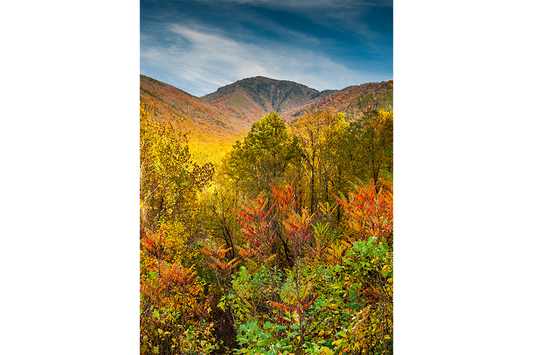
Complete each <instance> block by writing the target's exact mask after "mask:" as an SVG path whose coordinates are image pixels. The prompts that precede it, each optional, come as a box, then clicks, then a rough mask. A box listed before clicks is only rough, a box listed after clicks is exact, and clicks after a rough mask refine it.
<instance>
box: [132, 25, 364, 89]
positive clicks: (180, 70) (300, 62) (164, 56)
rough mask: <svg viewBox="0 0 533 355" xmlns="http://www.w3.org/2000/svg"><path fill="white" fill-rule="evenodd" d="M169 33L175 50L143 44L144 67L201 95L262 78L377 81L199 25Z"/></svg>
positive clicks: (333, 83)
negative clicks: (249, 78) (253, 78)
mask: <svg viewBox="0 0 533 355" xmlns="http://www.w3.org/2000/svg"><path fill="white" fill-rule="evenodd" d="M168 30H169V32H170V33H172V34H173V35H174V36H175V37H176V38H175V41H174V42H173V43H174V44H173V45H171V46H165V47H162V46H158V45H157V44H155V45H154V44H149V43H153V42H145V41H143V40H142V39H141V63H143V65H144V66H145V67H150V68H152V70H153V71H158V72H160V73H165V74H164V76H165V75H166V77H158V79H159V80H162V81H166V82H168V83H170V84H172V85H175V86H177V87H179V88H181V89H183V90H185V91H188V92H190V93H191V94H193V95H197V96H202V95H205V94H207V93H210V92H213V91H215V90H216V89H217V88H219V87H221V86H224V85H227V84H230V83H232V82H235V81H237V80H240V79H243V78H247V77H253V76H258V75H260V76H265V77H269V78H273V79H282V80H291V81H295V82H298V83H302V84H305V85H307V86H309V87H312V88H315V89H317V90H324V89H342V88H344V87H346V86H349V85H353V84H358V83H362V82H366V81H371V80H372V79H371V76H370V75H369V73H366V72H363V71H360V72H355V71H353V70H351V69H348V68H346V67H345V66H344V65H342V64H340V63H336V62H334V61H333V60H332V59H330V58H328V57H327V56H325V55H322V54H317V53H314V52H310V51H306V50H303V49H297V48H290V47H287V46H279V45H277V46H275V45H273V44H267V45H258V44H251V43H244V42H237V41H235V40H233V39H231V38H229V37H227V36H226V35H224V33H221V32H213V31H209V29H206V28H205V27H197V26H194V25H187V26H182V25H177V24H173V25H171V26H169V27H168ZM145 74H146V75H149V76H150V74H149V73H145ZM170 78H173V79H172V80H169V79H170Z"/></svg>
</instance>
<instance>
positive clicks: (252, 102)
mask: <svg viewBox="0 0 533 355" xmlns="http://www.w3.org/2000/svg"><path fill="white" fill-rule="evenodd" d="M319 95H320V91H318V90H315V89H312V88H310V87H308V86H306V85H303V84H299V83H296V82H293V81H288V80H277V79H271V78H266V77H264V76H255V77H251V78H244V79H241V80H239V81H236V82H234V83H233V84H229V85H226V86H223V87H221V88H219V89H218V90H217V91H215V92H214V93H211V94H207V95H205V96H203V97H202V98H203V99H204V100H206V101H209V102H216V103H224V104H227V105H230V106H233V107H235V108H236V109H237V110H240V111H242V112H243V113H244V112H245V107H251V106H259V107H260V108H261V109H262V110H263V111H265V112H271V111H277V112H278V113H279V114H282V113H284V112H288V111H291V110H293V109H295V108H297V107H300V106H302V105H305V104H307V103H309V102H311V101H312V100H313V99H315V98H317V97H318V96H319Z"/></svg>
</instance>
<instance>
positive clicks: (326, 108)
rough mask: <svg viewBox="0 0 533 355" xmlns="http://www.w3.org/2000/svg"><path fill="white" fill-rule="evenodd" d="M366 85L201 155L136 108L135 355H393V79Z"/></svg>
mask: <svg viewBox="0 0 533 355" xmlns="http://www.w3.org/2000/svg"><path fill="white" fill-rule="evenodd" d="M366 85H367V87H366V88H367V89H368V90H366V91H365V90H360V89H361V88H364V86H359V87H349V88H347V89H345V91H340V92H339V95H338V96H329V95H328V97H326V98H325V99H324V100H330V101H329V102H330V103H333V104H330V105H328V104H327V102H328V101H321V102H322V103H321V104H315V105H311V106H309V107H304V108H302V109H301V110H300V111H299V112H298V114H297V115H294V116H293V119H292V120H291V121H288V120H286V119H283V118H282V117H280V115H278V113H276V112H275V111H273V112H269V113H267V114H265V115H264V116H263V117H262V118H261V119H259V120H257V121H255V122H253V123H252V124H251V127H250V129H249V131H247V133H246V134H245V135H243V138H239V139H238V140H236V141H235V143H234V144H233V145H232V146H231V148H228V149H227V151H225V153H224V154H223V155H221V154H211V155H209V154H207V155H204V158H203V159H196V158H195V155H194V154H193V151H194V149H195V144H194V142H191V140H190V137H189V136H188V135H187V134H186V133H185V132H184V130H183V129H181V128H180V127H179V125H177V124H175V123H174V122H173V121H172V120H163V119H161V116H162V115H161V110H160V105H159V106H158V104H157V102H156V100H154V98H153V97H152V98H146V99H144V100H141V107H140V184H141V186H140V281H141V288H140V291H141V297H140V301H141V305H140V322H141V324H140V327H141V328H140V350H141V353H142V354H392V352H393V175H392V172H393V111H392V82H389V83H382V84H380V85H381V86H380V87H383V86H387V87H389V89H388V90H381V91H376V90H374V89H373V88H374V86H376V87H377V86H378V85H377V84H376V85H374V86H372V85H370V84H366ZM354 88H357V90H358V91H357V92H355V90H356V89H354ZM371 89H372V90H371ZM141 94H142V92H141ZM343 95H344V96H343ZM318 102H319V101H317V103H318ZM334 103H340V104H339V105H337V106H336V105H334ZM288 122H289V123H288ZM204 149H205V147H204ZM206 156H210V157H215V158H214V159H213V160H212V161H209V159H205V157H206Z"/></svg>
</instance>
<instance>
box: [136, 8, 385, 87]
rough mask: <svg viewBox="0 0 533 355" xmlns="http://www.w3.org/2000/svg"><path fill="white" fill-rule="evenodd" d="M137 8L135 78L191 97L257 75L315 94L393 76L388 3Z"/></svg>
mask: <svg viewBox="0 0 533 355" xmlns="http://www.w3.org/2000/svg"><path fill="white" fill-rule="evenodd" d="M140 4H141V7H140V67H141V68H140V69H141V74H145V75H147V76H150V77H153V78H155V79H158V80H160V81H163V82H166V83H168V84H171V85H173V86H176V87H178V88H180V89H183V90H185V91H187V92H189V93H191V94H193V95H196V96H202V95H205V94H208V93H210V92H213V91H215V90H216V89H217V88H219V87H221V86H224V85H227V84H230V83H233V82H235V81H237V80H240V79H243V78H248V77H253V76H258V75H261V76H266V77H269V78H273V79H281V80H291V81H296V82H298V83H302V84H305V85H307V86H309V87H312V88H314V89H317V90H325V89H342V88H344V87H346V86H349V85H357V84H362V83H367V82H372V81H383V80H390V79H392V78H393V55H392V54H393V20H392V19H393V8H392V0H375V1H358V0H352V1H350V0H329V1H328V0H269V1H266V0H196V1H193V0H189V1H180V0H178V1H144V0H142V1H141V2H140Z"/></svg>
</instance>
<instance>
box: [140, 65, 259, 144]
mask: <svg viewBox="0 0 533 355" xmlns="http://www.w3.org/2000/svg"><path fill="white" fill-rule="evenodd" d="M140 97H141V102H150V104H151V105H152V106H154V107H155V109H156V111H157V118H158V119H159V120H160V121H163V122H172V123H173V124H174V125H176V126H177V127H178V128H180V129H181V130H183V131H186V132H188V133H189V138H190V139H192V140H207V141H212V140H216V141H218V140H228V139H229V140H233V138H235V137H237V136H240V135H242V134H243V133H245V132H246V131H247V130H248V129H249V128H250V126H251V123H252V120H250V119H248V118H247V117H246V116H243V115H241V114H239V112H238V111H237V110H235V109H233V108H231V107H227V106H226V105H217V104H212V103H209V102H207V101H205V100H202V99H201V98H198V97H196V96H193V95H191V94H189V93H187V92H185V91H183V90H180V89H177V88H175V87H173V86H171V85H168V84H165V83H163V82H160V81H158V80H155V79H152V78H150V77H147V76H145V75H142V74H141V78H140Z"/></svg>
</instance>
